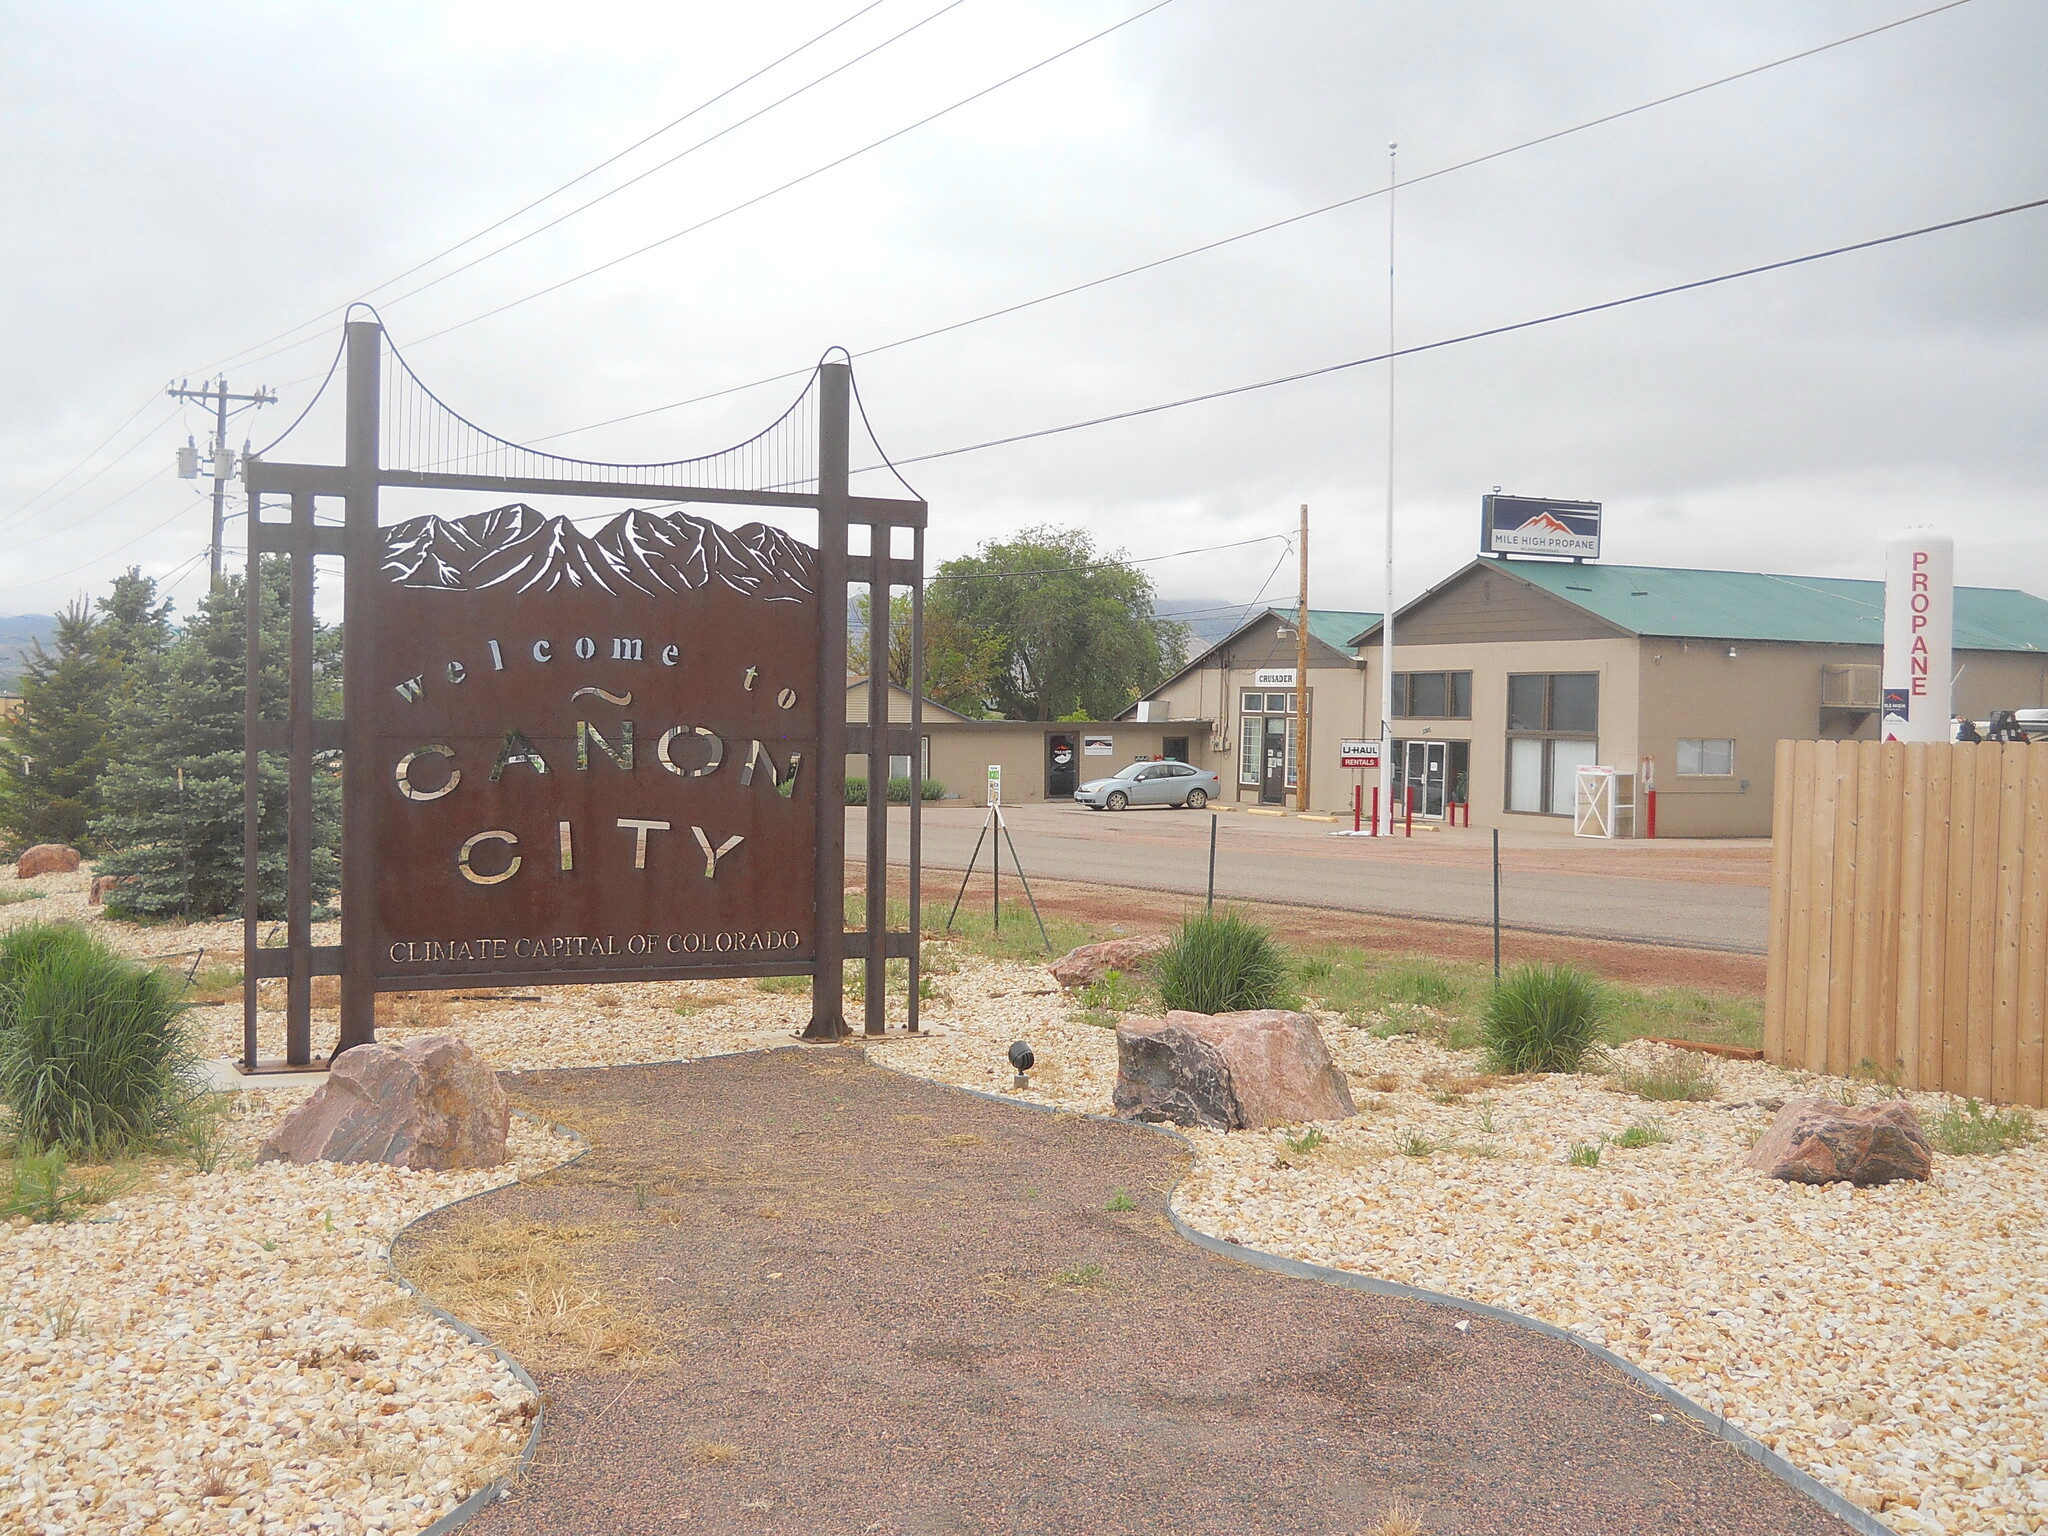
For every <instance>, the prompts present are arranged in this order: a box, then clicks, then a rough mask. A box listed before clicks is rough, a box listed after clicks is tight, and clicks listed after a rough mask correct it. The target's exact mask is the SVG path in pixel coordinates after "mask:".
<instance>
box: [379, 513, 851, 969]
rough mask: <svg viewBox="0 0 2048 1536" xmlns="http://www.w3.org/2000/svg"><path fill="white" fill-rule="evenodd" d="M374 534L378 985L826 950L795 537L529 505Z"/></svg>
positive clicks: (808, 611) (803, 551)
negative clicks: (379, 542)
mask: <svg viewBox="0 0 2048 1536" xmlns="http://www.w3.org/2000/svg"><path fill="white" fill-rule="evenodd" d="M384 539H385V555H384V572H383V574H384V579H385V580H386V581H387V582H388V583H389V585H388V587H387V588H386V590H385V591H384V592H383V593H382V594H381V595H380V598H379V601H378V604H377V622H378V642H377V647H376V654H377V656H378V658H379V661H380V663H381V666H382V669H383V671H384V672H385V674H386V675H385V676H384V678H383V679H382V680H381V681H382V686H381V687H379V688H378V689H377V690H376V692H375V694H374V697H375V699H376V711H377V718H376V739H377V743H378V749H379V762H378V765H377V771H378V773H379V775H380V776H381V778H382V781H383V783H382V788H381V790H380V792H379V795H378V797H377V821H376V828H375V835H374V840H373V846H374V850H375V859H376V868H377V870H378V879H377V901H376V908H375V910H376V927H377V932H376V934H375V936H374V943H375V953H376V956H377V961H376V965H377V972H378V980H379V984H380V985H383V986H392V987H403V986H406V985H409V984H417V982H418V980H419V979H420V978H421V977H423V976H425V975H428V974H433V975H440V976H447V975H454V974H475V975H476V976H478V977H479V978H484V977H488V978H489V979H491V980H492V981H493V982H499V983H503V982H516V981H518V980H519V979H521V978H524V979H526V980H527V981H529V982H541V981H564V980H573V979H575V978H576V975H577V974H578V973H584V972H603V973H607V974H611V975H616V974H617V973H620V972H634V973H644V974H645V975H646V976H647V978H648V979H654V978H655V977H659V976H669V977H674V976H681V975H687V974H689V973H691V972H692V971H696V970H702V971H706V972H715V971H717V970H719V969H721V968H726V969H730V968H733V967H735V966H736V965H740V964H751V963H755V962H760V961H764V960H765V961H782V960H809V959H813V958H815V955H816V941H817V934H816V924H815V913H814V899H813V889H812V879H811V872H812V868H813V862H814V859H815V854H816V835H817V834H816V821H817V818H816V805H815V801H816V794H815V785H816V782H817V777H818V773H817V763H818V755H817V748H818V722H819V715H818V711H819V708H820V706H821V704H822V703H823V702H824V701H825V700H826V698H827V696H828V695H827V692H826V690H824V689H822V688H821V687H820V686H819V677H818V657H819V643H818V642H819V632H818V625H819V622H820V617H819V616H820V612H821V605H820V604H819V602H818V600H817V590H816V589H817V580H816V565H815V558H814V552H813V551H812V550H811V549H810V548H809V547H808V546H805V545H803V544H800V543H798V542H796V541H795V540H793V539H791V538H789V537H788V536H787V535H786V534H783V533H782V532H780V531H779V530H776V529H773V528H769V527H766V526H764V525H761V524H758V523H757V524H750V525H748V526H746V527H743V528H739V529H735V530H731V531H728V530H726V529H724V528H721V527H719V526H718V525H717V524H714V523H710V522H706V521H704V520H703V519H701V518H696V517H692V516H690V515H688V514H687V513H681V512H675V513H668V514H657V513H650V512H641V511H633V512H626V513H624V514H622V515H620V516H619V517H617V518H615V519H614V520H613V521H612V522H610V523H609V524H607V525H606V526H605V527H603V528H602V529H600V530H598V531H597V532H596V533H594V534H585V533H583V532H582V531H581V530H579V529H577V528H576V527H575V526H574V525H573V524H571V523H570V522H569V521H568V520H567V519H566V518H560V517H556V518H544V517H543V516H542V515H541V514H540V513H538V512H536V511H535V510H534V509H533V508H531V507H527V506H521V505H514V506H507V507H500V508H498V509H496V510H495V511H491V512H484V513H479V514H477V515H475V516H471V517H464V518H460V519H456V520H454V521H444V520H443V519H440V518H436V517H422V518H416V519H413V520H412V521H410V522H406V523H401V524H398V525H397V526H395V527H392V528H389V529H387V530H385V534H384ZM833 697H834V702H835V704H836V703H838V701H837V698H836V693H835V695H834V696H833ZM838 707H842V708H843V704H839V705H838Z"/></svg>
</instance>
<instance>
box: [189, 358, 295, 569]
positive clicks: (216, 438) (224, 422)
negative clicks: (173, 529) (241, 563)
mask: <svg viewBox="0 0 2048 1536" xmlns="http://www.w3.org/2000/svg"><path fill="white" fill-rule="evenodd" d="M164 393H165V394H167V395H169V396H170V397H171V398H172V399H173V400H203V401H205V402H206V403H207V404H209V405H211V406H212V407H213V453H212V465H211V468H212V473H213V541H212V543H211V544H210V545H208V547H207V549H208V553H207V562H208V567H209V569H210V570H211V571H212V573H213V585H214V587H215V588H216V589H217V588H218V587H219V586H220V549H221V532H222V525H223V524H224V523H225V522H226V521H227V501H228V481H229V480H231V479H233V478H234V473H235V455H234V452H233V450H232V449H230V448H229V447H228V405H229V403H230V402H234V403H236V404H240V405H242V406H243V407H244V408H246V409H248V410H254V409H255V408H256V407H257V406H259V405H270V404H273V403H274V402H275V401H276V399H277V394H276V392H275V391H274V390H269V389H265V388H263V387H262V386H261V385H258V386H257V389H256V393H254V394H253V395H235V394H230V393H229V392H228V381H227V375H226V374H222V375H221V376H220V377H219V378H217V379H215V380H214V381H213V382H212V383H211V384H202V385H200V387H199V388H197V389H193V388H191V387H190V385H189V384H188V383H187V381H186V380H184V379H180V380H179V381H178V382H177V383H176V384H174V385H172V386H171V387H170V388H168V389H166V390H165V391H164ZM235 414H237V415H239V414H240V412H236V413H235ZM247 446H248V445H247V443H246V442H244V444H243V447H244V449H245V450H246V448H247ZM178 475H179V478H180V479H184V480H197V479H198V478H199V450H198V448H197V447H196V446H195V445H194V444H193V443H192V441H191V439H190V438H187V439H186V442H185V446H184V447H183V448H180V449H179V450H178Z"/></svg>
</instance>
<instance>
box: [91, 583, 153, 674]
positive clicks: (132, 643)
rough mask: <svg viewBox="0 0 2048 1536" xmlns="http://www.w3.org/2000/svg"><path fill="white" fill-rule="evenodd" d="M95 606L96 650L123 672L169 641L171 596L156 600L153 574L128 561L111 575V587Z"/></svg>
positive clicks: (141, 661) (150, 655)
mask: <svg viewBox="0 0 2048 1536" xmlns="http://www.w3.org/2000/svg"><path fill="white" fill-rule="evenodd" d="M93 606H94V607H95V608H97V609H98V610H99V625H98V636H97V641H96V643H97V644H98V646H99V650H100V654H101V655H102V656H104V657H106V658H107V660H108V661H110V662H112V663H113V664H114V666H116V667H118V668H121V669H122V670H123V671H124V672H125V671H126V670H127V669H129V668H132V667H135V666H139V665H140V664H141V663H143V662H145V661H147V660H148V659H149V658H150V657H152V656H160V655H162V654H163V652H164V648H165V647H166V646H168V645H169V644H170V643H171V600H170V599H169V598H165V599H164V600H163V601H162V602H158V601H157V596H156V578H155V577H153V576H145V575H143V574H142V567H141V566H139V565H131V566H129V567H128V569H127V570H125V571H123V572H122V573H121V574H120V575H119V576H116V577H115V578H114V585H113V589H112V590H111V591H110V592H108V593H107V595H106V596H105V597H103V598H101V599H100V600H99V601H98V602H97V603H95V604H94V605H93Z"/></svg>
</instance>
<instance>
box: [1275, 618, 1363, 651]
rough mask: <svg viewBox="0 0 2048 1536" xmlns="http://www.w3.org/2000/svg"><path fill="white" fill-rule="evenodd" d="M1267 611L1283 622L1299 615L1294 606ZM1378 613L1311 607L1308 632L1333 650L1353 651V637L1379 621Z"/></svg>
mask: <svg viewBox="0 0 2048 1536" xmlns="http://www.w3.org/2000/svg"><path fill="white" fill-rule="evenodd" d="M1266 612H1268V613H1270V614H1272V615H1273V617H1274V618H1276V619H1279V620H1280V621H1281V622H1282V623H1285V624H1292V623H1293V622H1294V621H1295V619H1296V618H1297V617H1298V610H1296V609H1293V608H1268V609H1267V610H1266ZM1379 621H1380V616H1379V615H1378V614H1376V613H1360V612H1358V611H1357V610H1355V609H1351V608H1311V609H1309V611H1308V632H1309V634H1311V635H1312V636H1314V637H1315V638H1316V639H1318V640H1320V641H1322V642H1323V644H1325V645H1327V646H1328V647H1329V648H1330V649H1331V650H1333V651H1343V652H1344V653H1345V654H1346V655H1349V654H1350V652H1351V637H1352V636H1353V635H1355V634H1357V633H1358V632H1359V631H1360V630H1362V629H1370V628H1372V626H1373V625H1375V624H1377V623H1379Z"/></svg>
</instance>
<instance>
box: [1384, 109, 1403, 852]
mask: <svg viewBox="0 0 2048 1536" xmlns="http://www.w3.org/2000/svg"><path fill="white" fill-rule="evenodd" d="M1400 147H1401V146H1400V145H1398V144H1389V145H1388V146H1387V585H1386V602H1385V608H1386V612H1384V613H1382V614H1381V615H1380V810H1381V812H1382V813H1383V814H1384V815H1385V816H1386V818H1387V819H1386V823H1385V825H1383V826H1382V827H1381V828H1380V829H1379V831H1380V835H1381V836H1383V837H1392V836H1393V835H1394V191H1395V188H1396V187H1397V186H1399V184H1400V183H1399V179H1398V177H1397V176H1396V174H1395V163H1396V162H1395V154H1396V152H1397V151H1398V150H1399V149H1400Z"/></svg>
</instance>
